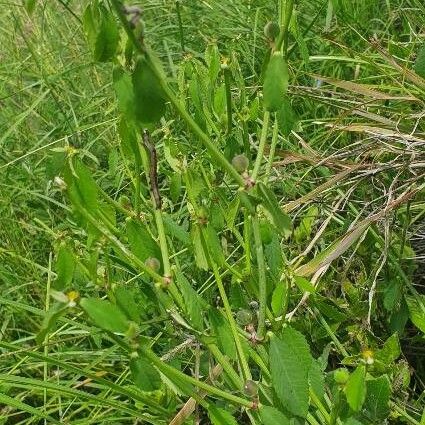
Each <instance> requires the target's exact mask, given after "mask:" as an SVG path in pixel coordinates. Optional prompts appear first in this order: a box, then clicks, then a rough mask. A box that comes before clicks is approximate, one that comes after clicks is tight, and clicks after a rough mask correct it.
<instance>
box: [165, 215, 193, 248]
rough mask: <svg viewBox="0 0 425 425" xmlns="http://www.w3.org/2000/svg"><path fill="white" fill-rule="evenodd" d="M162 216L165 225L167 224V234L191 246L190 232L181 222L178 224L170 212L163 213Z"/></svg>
mask: <svg viewBox="0 0 425 425" xmlns="http://www.w3.org/2000/svg"><path fill="white" fill-rule="evenodd" d="M162 218H163V220H164V226H165V230H166V232H167V235H168V236H172V237H175V238H176V239H177V240H179V241H180V242H181V243H183V244H184V245H185V246H189V245H190V235H189V232H187V231H186V229H185V228H184V227H183V226H181V225H180V224H177V223H176V222H175V221H174V220H173V219H172V218H171V217H170V216H169V215H168V214H165V213H163V216H162Z"/></svg>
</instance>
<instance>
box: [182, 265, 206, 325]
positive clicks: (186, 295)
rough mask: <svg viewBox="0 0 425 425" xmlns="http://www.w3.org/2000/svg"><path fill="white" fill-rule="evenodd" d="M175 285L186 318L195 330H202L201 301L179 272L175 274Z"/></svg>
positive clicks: (202, 306) (202, 308)
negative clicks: (183, 306)
mask: <svg viewBox="0 0 425 425" xmlns="http://www.w3.org/2000/svg"><path fill="white" fill-rule="evenodd" d="M176 285H177V287H178V288H179V290H180V292H181V294H182V295H183V300H184V305H185V313H186V314H187V318H188V319H189V321H190V323H191V324H192V326H193V327H194V328H195V329H198V330H202V329H203V327H204V326H203V325H204V321H203V310H204V307H205V306H204V304H205V303H204V301H203V299H202V298H201V297H200V296H199V294H198V293H197V292H196V291H195V290H194V289H193V288H192V286H191V285H190V283H189V281H188V280H187V279H186V277H185V276H183V274H182V273H181V272H180V270H179V271H177V272H176Z"/></svg>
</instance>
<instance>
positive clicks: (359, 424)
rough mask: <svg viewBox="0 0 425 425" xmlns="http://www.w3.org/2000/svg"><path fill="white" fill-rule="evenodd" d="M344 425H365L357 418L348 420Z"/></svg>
mask: <svg viewBox="0 0 425 425" xmlns="http://www.w3.org/2000/svg"><path fill="white" fill-rule="evenodd" d="M344 425H363V423H362V422H359V421H358V420H357V419H355V418H348V419H347V420H346V421H345V422H344Z"/></svg>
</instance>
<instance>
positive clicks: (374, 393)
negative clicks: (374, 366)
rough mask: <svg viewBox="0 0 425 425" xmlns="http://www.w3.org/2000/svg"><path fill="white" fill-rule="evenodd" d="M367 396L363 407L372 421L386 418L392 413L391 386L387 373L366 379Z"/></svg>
mask: <svg viewBox="0 0 425 425" xmlns="http://www.w3.org/2000/svg"><path fill="white" fill-rule="evenodd" d="M366 391H367V397H366V401H365V403H364V405H363V408H364V409H366V410H367V417H368V418H370V419H371V420H372V421H378V420H383V419H385V418H386V417H387V416H388V415H389V413H390V406H389V404H390V396H391V386H390V382H389V380H388V377H387V375H382V376H380V377H379V378H376V379H371V380H369V381H366Z"/></svg>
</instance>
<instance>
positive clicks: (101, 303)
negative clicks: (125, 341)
mask: <svg viewBox="0 0 425 425" xmlns="http://www.w3.org/2000/svg"><path fill="white" fill-rule="evenodd" d="M80 306H81V308H82V309H83V310H84V311H85V312H86V313H87V315H88V316H89V317H90V319H91V320H92V322H93V323H94V324H95V325H96V326H98V327H99V328H102V329H105V330H107V331H110V332H118V333H125V332H126V331H127V330H128V327H129V321H128V320H127V318H126V317H125V314H124V313H123V312H122V311H121V310H120V309H119V307H117V306H116V305H114V304H112V303H111V302H110V301H107V300H101V299H99V298H82V299H81V301H80Z"/></svg>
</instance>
